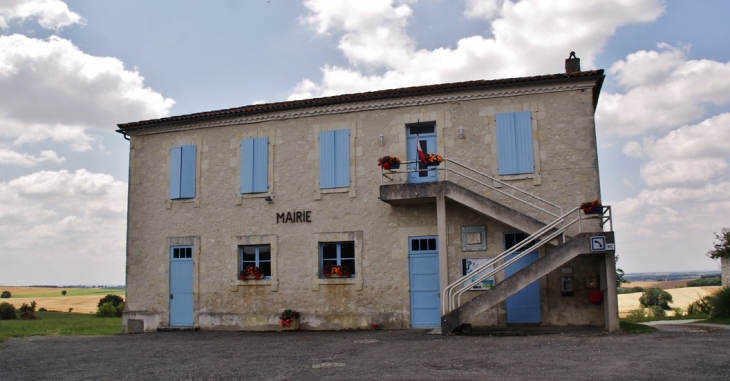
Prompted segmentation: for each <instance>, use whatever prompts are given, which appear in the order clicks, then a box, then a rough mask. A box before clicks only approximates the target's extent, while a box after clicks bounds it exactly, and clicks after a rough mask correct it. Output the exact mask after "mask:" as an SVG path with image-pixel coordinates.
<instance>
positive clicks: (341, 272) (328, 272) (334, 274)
mask: <svg viewBox="0 0 730 381" xmlns="http://www.w3.org/2000/svg"><path fill="white" fill-rule="evenodd" d="M322 275H324V277H325V278H349V277H350V275H351V272H350V268H348V267H347V266H337V265H333V264H331V263H330V264H328V265H327V266H325V267H324V268H323V269H322Z"/></svg>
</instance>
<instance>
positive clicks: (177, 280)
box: [170, 246, 193, 327]
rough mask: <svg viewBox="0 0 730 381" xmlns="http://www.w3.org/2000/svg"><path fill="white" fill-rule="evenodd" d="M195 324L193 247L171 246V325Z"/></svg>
mask: <svg viewBox="0 0 730 381" xmlns="http://www.w3.org/2000/svg"><path fill="white" fill-rule="evenodd" d="M192 325H193V247H192V246H172V247H171V248H170V326H173V327H175V326H178V327H179V326H192Z"/></svg>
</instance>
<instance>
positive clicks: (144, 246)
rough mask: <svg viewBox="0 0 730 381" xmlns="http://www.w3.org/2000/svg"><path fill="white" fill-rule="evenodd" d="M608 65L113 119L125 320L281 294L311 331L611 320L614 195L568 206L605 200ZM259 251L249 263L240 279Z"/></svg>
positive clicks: (225, 319) (210, 315) (216, 324)
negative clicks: (120, 143) (121, 144)
mask: <svg viewBox="0 0 730 381" xmlns="http://www.w3.org/2000/svg"><path fill="white" fill-rule="evenodd" d="M566 66H567V65H566ZM603 79H604V75H603V70H594V71H580V69H577V71H569V72H566V73H564V74H552V75H541V76H534V77H524V78H510V79H499V80H477V81H469V82H460V83H448V84H439V85H431V86H418V87H409V88H401V89H394V90H382V91H374V92H367V93H359V94H348V95H339V96H332V97H324V98H316V99H306V100H298V101H287V102H280V103H269V104H259V105H251V106H245V107H240V108H233V109H227V110H218V111H209V112H201V113H197V114H191V115H183V116H173V117H168V118H162V119H156V120H146V121H139V122H133V123H126V124H119V125H118V126H119V130H118V132H120V133H122V134H124V136H125V138H128V139H129V140H130V156H129V158H130V162H129V166H130V167H129V205H128V232H127V269H126V270H127V283H126V285H127V288H126V295H127V304H126V311H125V313H124V318H123V325H124V327H123V328H124V330H125V332H134V331H140V330H144V331H150V330H156V329H158V328H163V329H164V328H168V327H181V328H193V327H195V328H200V329H216V330H243V329H245V330H272V329H280V327H279V325H278V324H277V322H278V315H279V314H280V313H281V312H282V311H283V310H285V309H293V310H297V311H299V312H300V313H301V319H300V326H301V329H309V330H318V329H364V328H368V327H374V326H375V325H377V327H378V328H387V329H398V328H404V329H405V328H437V327H441V328H442V329H443V330H444V331H445V332H451V331H454V330H455V329H457V328H460V327H461V328H467V327H469V326H468V325H464V324H469V325H472V326H505V325H508V324H538V325H540V326H593V327H605V328H606V329H608V330H616V329H618V312H617V305H616V292H615V291H616V287H615V273H614V271H615V267H614V260H613V258H614V251H613V245H614V244H613V242H614V241H613V233H612V232H611V231H610V216H609V215H610V208H609V207H604V208H598V209H597V210H598V212H599V214H593V215H586V214H585V213H584V212H582V211H580V210H576V208H575V207H577V206H578V205H579V204H581V203H582V202H585V201H591V200H594V199H600V186H599V176H598V159H597V150H596V134H595V125H594V113H595V108H596V104H597V101H598V96H599V93H600V90H601V85H602V83H603ZM417 146H418V147H420V148H421V150H420V151H422V153H423V156H424V157H426V156H428V154H429V153H434V154H439V155H441V156H443V157H444V158H445V160H444V162H443V163H440V164H438V165H434V164H437V163H431V162H428V161H427V160H423V159H422V158H421V155H420V153H419V152H418V151H419V149H418V147H417ZM384 156H396V157H398V158H399V159H400V161H401V165H400V167H399V168H398V169H394V168H392V167H391V168H389V169H386V170H384V169H383V168H382V167H379V166H378V160H379V158H381V157H384ZM604 224H605V226H604ZM604 230H605V231H604ZM533 233H536V234H534V235H533ZM533 243H534V244H535V245H533ZM507 249H512V251H513V253H507V254H505V251H506V250H507ZM505 264H506V266H505ZM252 266H255V267H256V268H257V269H258V271H259V272H260V274H261V278H260V279H245V280H241V279H239V275H240V273H241V271H242V270H244V269H246V268H247V267H252ZM333 266H342V267H341V269H343V270H345V271H343V272H341V273H342V275H337V274H336V272H337V271H336V269H337V268H338V267H333ZM325 272H333V274H332V276H329V275H330V274H327V275H328V276H325V274H324V273H325ZM465 274H468V275H467V276H464V275H465ZM460 279H462V281H461V283H458V284H454V282H456V281H459V280H460Z"/></svg>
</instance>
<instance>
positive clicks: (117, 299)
mask: <svg viewBox="0 0 730 381" xmlns="http://www.w3.org/2000/svg"><path fill="white" fill-rule="evenodd" d="M105 303H111V304H112V305H113V306H114V307H117V306H119V305H120V304H123V303H124V298H122V297H121V296H119V295H112V294H109V295H107V296H105V297H103V298H101V299H99V303H98V304H97V305H96V307H97V308H98V307H101V306H103V305H104V304H105Z"/></svg>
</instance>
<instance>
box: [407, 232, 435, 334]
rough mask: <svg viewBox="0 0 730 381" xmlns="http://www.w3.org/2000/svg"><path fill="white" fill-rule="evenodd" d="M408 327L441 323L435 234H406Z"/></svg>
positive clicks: (433, 326)
mask: <svg viewBox="0 0 730 381" xmlns="http://www.w3.org/2000/svg"><path fill="white" fill-rule="evenodd" d="M408 240H409V247H410V250H409V251H408V263H409V267H410V280H411V326H412V327H414V328H435V327H440V326H441V302H440V301H441V298H440V291H441V289H440V287H439V253H438V237H436V236H427V237H410V238H409V239H408Z"/></svg>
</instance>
